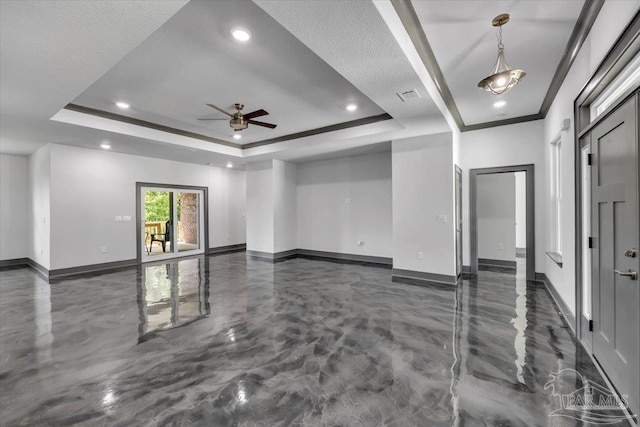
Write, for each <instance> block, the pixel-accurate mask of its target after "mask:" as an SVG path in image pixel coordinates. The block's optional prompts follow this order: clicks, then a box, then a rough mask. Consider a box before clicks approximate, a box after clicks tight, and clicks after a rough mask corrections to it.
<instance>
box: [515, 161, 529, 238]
mask: <svg viewBox="0 0 640 427" xmlns="http://www.w3.org/2000/svg"><path fill="white" fill-rule="evenodd" d="M514 175H515V176H516V248H526V247H527V174H526V173H525V172H516V173H515V174H514Z"/></svg>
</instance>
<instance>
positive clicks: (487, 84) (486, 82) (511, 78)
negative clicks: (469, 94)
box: [478, 13, 526, 95]
mask: <svg viewBox="0 0 640 427" xmlns="http://www.w3.org/2000/svg"><path fill="white" fill-rule="evenodd" d="M507 22H509V14H507V13H504V14H502V15H498V16H496V17H495V18H494V19H493V22H492V24H493V26H494V27H499V33H498V59H497V60H496V65H495V66H494V67H493V70H492V71H491V74H490V75H489V76H488V77H485V78H484V79H482V80H481V81H480V83H478V87H479V88H482V89H484V90H486V91H488V92H491V93H493V94H495V95H500V94H503V93H505V92H507V91H508V90H509V89H511V88H512V87H514V86H515V85H517V84H518V82H519V81H520V80H522V78H523V77H524V76H525V75H526V73H525V72H524V71H522V70H513V69H511V67H509V64H507V61H506V60H505V59H504V45H503V44H502V26H503V25H504V24H506V23H507Z"/></svg>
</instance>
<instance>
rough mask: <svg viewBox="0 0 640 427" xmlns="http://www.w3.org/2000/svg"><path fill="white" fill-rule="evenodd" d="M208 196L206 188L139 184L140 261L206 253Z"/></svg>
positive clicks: (138, 240) (138, 237) (138, 239)
mask: <svg viewBox="0 0 640 427" xmlns="http://www.w3.org/2000/svg"><path fill="white" fill-rule="evenodd" d="M206 196H207V193H206V188H203V187H184V186H169V185H161V184H146V183H138V184H137V196H136V197H137V220H138V227H137V242H138V244H137V251H138V260H139V262H148V261H156V260H164V259H170V258H176V257H181V256H187V255H197V254H203V253H205V252H206V251H207V248H208V238H207V233H206V232H205V230H207V229H208V227H207V214H206V211H207V209H206V208H207V203H206V200H207V197H206Z"/></svg>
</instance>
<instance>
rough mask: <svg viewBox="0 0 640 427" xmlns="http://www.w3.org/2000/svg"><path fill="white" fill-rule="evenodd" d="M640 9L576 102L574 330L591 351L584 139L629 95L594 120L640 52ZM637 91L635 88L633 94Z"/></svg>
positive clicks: (574, 106) (574, 104)
mask: <svg viewBox="0 0 640 427" xmlns="http://www.w3.org/2000/svg"><path fill="white" fill-rule="evenodd" d="M638 34H640V11H639V12H637V13H636V14H635V16H634V17H633V19H632V20H631V22H630V23H629V25H627V27H626V28H625V29H624V31H623V32H622V34H621V35H620V37H619V38H618V39H617V40H616V42H615V43H614V45H613V46H612V47H611V49H610V50H609V52H608V53H607V55H605V57H604V59H603V60H602V62H601V63H600V65H599V66H598V68H597V69H596V71H595V72H594V74H593V76H592V77H591V79H589V81H588V82H587V84H586V85H585V86H584V88H583V89H582V91H581V92H580V93H579V94H578V96H577V97H576V99H575V101H574V103H573V117H574V144H573V147H574V167H573V168H574V175H573V176H574V194H575V198H574V199H575V206H574V208H575V210H574V212H575V217H574V224H575V257H574V258H575V272H574V273H575V279H576V280H575V301H576V306H575V313H576V324H575V325H574V328H575V329H574V330H575V333H576V337H577V338H578V340H580V341H581V342H582V343H583V344H584V345H585V347H586V348H587V349H588V350H589V351H590V352H591V345H592V344H591V343H592V333H591V331H590V330H589V329H590V328H589V321H587V320H586V318H585V317H584V312H583V309H582V305H583V298H584V297H583V295H582V279H583V277H582V267H583V265H582V264H583V262H582V250H583V246H584V245H585V242H584V241H583V240H582V226H583V218H582V190H583V189H582V180H581V168H582V164H581V160H582V157H581V149H582V147H581V140H582V137H583V136H584V135H585V134H586V133H588V132H589V130H590V129H591V128H592V127H594V126H595V125H596V124H597V123H599V122H600V121H601V120H603V119H604V118H605V117H607V116H608V115H609V114H610V113H611V111H613V110H615V109H616V108H617V107H618V106H619V105H620V104H621V102H623V101H625V100H626V99H627V98H628V96H626V95H625V96H622V97H621V98H620V99H619V100H618V102H616V103H615V105H612V106H611V108H609V110H608V111H607V112H606V113H604V114H602V115H601V116H600V117H598V118H597V119H596V120H594V121H593V122H591V103H592V102H594V101H595V100H596V99H597V98H598V96H599V95H600V94H602V92H604V91H605V90H606V89H607V87H608V86H609V84H610V83H611V82H612V81H613V80H614V79H615V78H616V77H617V76H618V74H620V72H621V71H622V70H623V69H624V68H625V67H626V66H627V65H628V64H629V63H630V62H631V61H632V60H633V58H634V57H635V56H636V55H637V54H638V53H640V37H639V36H638ZM632 92H633V91H631V93H632ZM639 339H640V337H639Z"/></svg>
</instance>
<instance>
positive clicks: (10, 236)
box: [0, 154, 31, 260]
mask: <svg viewBox="0 0 640 427" xmlns="http://www.w3.org/2000/svg"><path fill="white" fill-rule="evenodd" d="M29 194H30V192H29V159H28V158H27V157H25V156H12V155H7V154H0V260H11V259H19V258H29V257H30V255H31V253H30V250H29V248H30V230H31V227H30V225H31V224H30V221H29V215H30V209H29V203H30V200H29V199H30V197H29Z"/></svg>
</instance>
